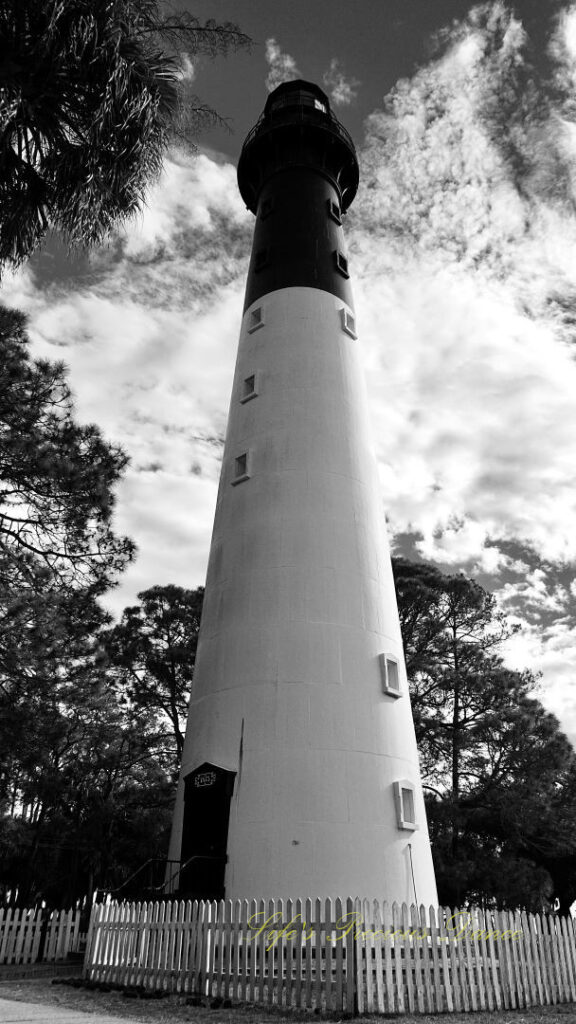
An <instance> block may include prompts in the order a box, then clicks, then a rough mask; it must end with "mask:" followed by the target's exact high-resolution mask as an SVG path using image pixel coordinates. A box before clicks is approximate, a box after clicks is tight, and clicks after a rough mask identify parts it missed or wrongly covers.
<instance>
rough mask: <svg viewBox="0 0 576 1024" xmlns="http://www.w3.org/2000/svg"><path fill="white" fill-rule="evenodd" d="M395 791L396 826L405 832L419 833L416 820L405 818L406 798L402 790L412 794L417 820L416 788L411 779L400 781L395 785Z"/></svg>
mask: <svg viewBox="0 0 576 1024" xmlns="http://www.w3.org/2000/svg"><path fill="white" fill-rule="evenodd" d="M393 789H394V805H395V807H396V824H397V825H398V828H399V829H402V831H404V832H417V831H418V829H419V828H420V826H419V824H418V823H417V821H416V820H414V821H409V820H408V818H406V817H405V816H404V811H405V807H404V797H403V795H402V790H408V792H410V793H411V794H412V804H413V806H414V819H416V786H415V785H414V783H413V782H410V780H409V779H399V780H398V782H394V783H393Z"/></svg>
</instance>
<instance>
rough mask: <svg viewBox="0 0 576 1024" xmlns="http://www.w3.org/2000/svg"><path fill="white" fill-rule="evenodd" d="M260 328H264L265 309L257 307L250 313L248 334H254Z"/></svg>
mask: <svg viewBox="0 0 576 1024" xmlns="http://www.w3.org/2000/svg"><path fill="white" fill-rule="evenodd" d="M259 327H264V309H263V308H262V306H257V307H256V309H253V310H252V311H251V313H250V317H249V320H248V334H254V331H257V330H258V328H259Z"/></svg>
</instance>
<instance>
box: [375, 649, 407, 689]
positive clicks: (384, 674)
mask: <svg viewBox="0 0 576 1024" xmlns="http://www.w3.org/2000/svg"><path fill="white" fill-rule="evenodd" d="M380 675H381V678H382V693H385V694H386V695H387V696H388V697H401V696H402V690H401V688H400V670H399V666H398V662H397V661H396V658H391V657H390V656H389V655H388V654H381V655H380Z"/></svg>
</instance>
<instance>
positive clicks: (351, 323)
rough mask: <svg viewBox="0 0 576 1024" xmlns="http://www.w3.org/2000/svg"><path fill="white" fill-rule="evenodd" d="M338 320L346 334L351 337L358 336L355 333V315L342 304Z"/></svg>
mask: <svg viewBox="0 0 576 1024" xmlns="http://www.w3.org/2000/svg"><path fill="white" fill-rule="evenodd" d="M340 322H341V324H342V330H343V331H346V334H349V335H350V337H351V338H357V337H358V335H357V334H356V317H355V316H354V315H353V314H352V313H350V312H348V310H347V309H345V308H344V306H343V307H342V309H341V310H340Z"/></svg>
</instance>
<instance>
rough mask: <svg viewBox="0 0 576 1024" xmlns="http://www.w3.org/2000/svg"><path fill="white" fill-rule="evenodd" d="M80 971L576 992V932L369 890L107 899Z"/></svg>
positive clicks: (396, 999)
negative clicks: (326, 895) (351, 895)
mask: <svg viewBox="0 0 576 1024" xmlns="http://www.w3.org/2000/svg"><path fill="white" fill-rule="evenodd" d="M85 974H86V975H87V976H88V977H89V978H90V979H91V980H96V981H105V982H113V983H119V984H125V985H136V986H144V987H146V988H161V989H168V990H170V991H178V992H190V993H192V992H193V993H196V994H199V995H204V996H208V997H216V996H220V997H223V998H229V999H232V1000H235V1001H241V1002H255V1003H265V1004H270V1005H272V1004H274V1005H277V1006H285V1007H296V1008H304V1007H308V1008H311V1009H312V1008H317V1007H318V1008H322V1009H325V1010H336V1011H347V1012H352V1013H354V1012H358V1013H363V1012H388V1013H409V1012H410V1013H413V1012H420V1013H429V1012H448V1013H449V1012H452V1011H457V1010H480V1009H486V1010H502V1009H514V1008H520V1007H525V1006H542V1005H546V1004H552V1003H561V1002H570V1001H576V936H575V932H574V927H573V923H572V921H571V920H570V919H563V918H559V917H556V916H555V915H553V914H543V915H534V914H526V913H520V912H518V913H511V912H501V913H495V912H494V913H493V912H490V913H483V912H482V911H480V910H476V909H472V910H452V909H450V908H449V907H446V908H440V909H439V910H438V909H436V910H435V909H434V908H432V907H431V908H429V909H426V908H425V907H423V906H422V907H415V906H412V907H407V906H406V904H402V906H399V905H397V904H393V905H392V906H389V905H388V904H386V903H379V902H377V901H373V902H372V901H367V900H363V901H362V900H351V899H348V900H333V901H332V900H323V901H321V900H295V901H291V900H285V901H283V900H266V901H264V900H238V899H233V900H221V901H219V902H198V901H195V902H186V903H185V902H180V903H178V902H168V901H167V902H155V903H135V904H134V903H132V904H128V903H125V904H108V905H102V906H99V907H95V908H94V911H93V914H92V920H91V923H90V932H89V936H88V946H87V951H86V960H85Z"/></svg>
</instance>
